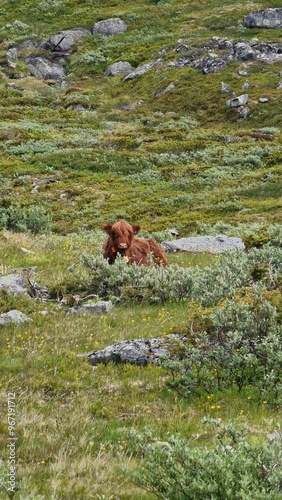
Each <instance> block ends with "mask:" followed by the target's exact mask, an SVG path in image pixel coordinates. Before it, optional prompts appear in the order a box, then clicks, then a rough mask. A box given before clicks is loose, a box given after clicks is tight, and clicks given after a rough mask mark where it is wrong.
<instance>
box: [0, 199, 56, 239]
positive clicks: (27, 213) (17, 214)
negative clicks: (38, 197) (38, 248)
mask: <svg viewBox="0 0 282 500" xmlns="http://www.w3.org/2000/svg"><path fill="white" fill-rule="evenodd" d="M1 228H2V229H10V230H11V231H15V232H23V233H24V232H27V231H30V232H31V233H34V234H49V233H50V232H51V216H50V214H48V213H47V212H46V211H45V209H44V208H43V207H41V206H36V205H31V206H30V207H29V208H28V209H27V210H25V209H23V208H21V207H9V208H1V209H0V229H1Z"/></svg>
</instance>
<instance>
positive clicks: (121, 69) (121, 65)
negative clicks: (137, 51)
mask: <svg viewBox="0 0 282 500" xmlns="http://www.w3.org/2000/svg"><path fill="white" fill-rule="evenodd" d="M133 69H134V68H133V66H131V64H130V63H129V62H127V61H119V62H116V63H113V64H111V66H109V67H108V68H107V69H106V71H105V73H104V75H105V76H120V75H124V74H126V73H130V72H131V71H132V70H133Z"/></svg>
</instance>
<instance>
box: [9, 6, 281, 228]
mask: <svg viewBox="0 0 282 500" xmlns="http://www.w3.org/2000/svg"><path fill="white" fill-rule="evenodd" d="M276 3H277V2H276ZM269 7H272V8H269ZM275 7H276V5H275V2H271V5H269V4H268V5H264V4H248V5H246V6H243V5H242V4H241V3H239V2H237V3H234V2H230V1H229V2H225V4H224V5H223V6H222V5H218V3H217V2H210V3H209V4H207V5H206V4H203V5H202V6H201V8H199V6H198V3H197V2H189V4H183V3H182V2H177V1H175V2H172V1H157V0H155V1H153V0H149V1H146V2H142V4H140V3H139V4H138V5H136V4H135V3H133V2H132V3H128V2H127V3H126V4H124V3H123V2H116V3H115V4H111V3H108V2H105V3H104V4H103V6H101V5H100V2H99V1H93V2H90V3H89V2H82V3H81V2H75V1H74V0H69V1H68V2H63V1H62V0H52V1H51V0H50V1H47V0H41V1H40V2H33V1H30V0H21V1H19V2H11V1H4V3H3V5H2V7H1V15H2V17H3V23H2V28H1V30H0V37H1V45H0V68H1V69H0V95H1V124H0V137H1V150H2V152H1V156H2V166H1V175H2V178H1V180H2V182H1V207H0V210H1V213H0V224H1V226H2V227H7V228H11V229H17V228H18V226H20V221H19V218H20V215H19V214H20V213H21V214H22V213H23V214H24V217H26V216H27V217H28V210H29V207H35V208H36V209H40V210H41V213H45V214H46V217H48V218H49V219H48V220H49V221H50V220H51V218H52V229H53V230H55V231H58V232H68V231H73V230H75V231H77V230H78V229H83V228H84V229H93V228H96V227H100V225H101V223H102V222H103V221H105V220H110V221H113V220H116V219H117V218H121V217H124V218H127V219H130V220H132V221H137V220H138V221H139V222H141V223H142V224H143V225H145V226H146V228H147V229H150V230H155V229H165V228H166V227H168V226H171V225H173V226H176V227H177V228H178V230H180V232H181V233H182V234H183V235H184V233H185V234H187V233H189V232H191V231H198V230H199V223H205V224H207V223H208V224H212V225H213V224H215V223H216V222H217V221H219V220H224V221H226V222H228V223H231V224H233V225H238V224H241V223H244V224H246V223H247V224H249V223H251V222H253V221H254V220H255V221H257V222H259V223H262V224H265V223H266V221H268V222H270V223H276V222H278V221H279V211H280V205H279V198H280V196H281V191H280V186H279V170H280V163H281V155H282V151H281V133H280V126H281V113H280V111H279V110H280V107H281V106H280V103H281V97H282V44H281V42H280V39H281V29H282V9H280V8H275ZM277 7H278V4H277ZM15 211H16V213H17V215H16V216H14V213H15ZM11 213H13V216H11Z"/></svg>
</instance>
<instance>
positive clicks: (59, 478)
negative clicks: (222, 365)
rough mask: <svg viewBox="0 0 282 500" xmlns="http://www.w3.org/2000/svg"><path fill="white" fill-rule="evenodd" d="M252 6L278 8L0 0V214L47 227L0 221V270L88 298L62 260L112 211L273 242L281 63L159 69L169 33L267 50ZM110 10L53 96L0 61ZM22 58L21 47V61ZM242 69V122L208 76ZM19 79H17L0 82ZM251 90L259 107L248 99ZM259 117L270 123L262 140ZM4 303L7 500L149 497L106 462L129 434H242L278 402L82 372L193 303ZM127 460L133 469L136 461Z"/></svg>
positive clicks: (171, 39) (95, 240) (275, 416)
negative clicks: (127, 72) (114, 31)
mask: <svg viewBox="0 0 282 500" xmlns="http://www.w3.org/2000/svg"><path fill="white" fill-rule="evenodd" d="M264 7H280V5H279V3H278V2H277V1H276V0H275V1H271V2H268V3H267V5H266V4H265V3H253V4H250V5H243V4H242V2H234V1H232V2H231V1H230V0H228V1H226V2H225V3H224V5H223V4H222V2H221V3H220V2H219V1H218V0H212V1H210V2H207V1H205V2H203V3H201V5H199V3H198V2H195V1H191V2H189V3H187V2H186V3H183V2H180V0H167V1H164V2H159V3H156V2H154V1H153V0H145V1H143V2H141V3H140V2H137V3H136V2H133V1H131V0H130V1H129V2H122V1H121V0H117V1H116V2H101V1H100V0H91V1H86V0H85V1H84V0H83V1H79V2H78V1H77V0H68V1H64V2H63V1H62V0H40V1H34V0H19V1H16V0H3V1H2V3H1V7H0V16H1V20H2V23H1V30H0V114H1V117H0V150H1V172H0V194H1V201H0V208H2V207H4V208H8V207H9V206H12V207H20V208H23V209H24V210H27V209H28V207H29V206H30V205H39V206H42V207H43V208H44V210H45V211H46V212H48V213H50V214H51V215H52V230H53V233H52V234H51V235H49V236H37V237H34V236H32V235H30V234H13V233H11V232H9V231H6V230H4V231H2V232H1V239H0V271H1V273H3V274H5V273H7V272H9V271H10V270H11V269H16V268H28V267H34V266H35V267H37V272H36V275H35V280H36V281H37V282H38V283H39V284H42V285H46V286H47V287H48V288H49V290H51V292H52V297H53V298H54V299H55V298H56V297H59V298H62V296H65V297H66V298H67V299H68V300H69V301H70V302H71V300H72V296H73V295H74V294H75V293H77V292H78V293H81V294H84V293H86V292H87V291H86V290H85V289H83V287H81V286H80V284H79V283H78V281H77V278H75V277H74V276H73V274H72V273H71V271H70V267H71V266H73V265H75V266H76V267H79V266H80V264H79V262H80V258H81V255H82V253H83V252H85V251H87V252H88V253H90V254H91V253H93V254H97V253H99V252H101V243H102V241H103V240H104V235H103V234H102V233H101V231H100V229H101V227H102V225H103V223H104V222H114V221H115V220H117V219H119V218H126V219H128V220H129V221H130V222H132V223H133V222H134V223H140V224H141V225H142V227H143V228H144V230H146V231H160V230H164V229H167V228H171V227H176V228H177V229H178V231H179V234H180V237H183V236H189V235H195V234H199V233H201V234H206V232H208V233H209V234H214V233H216V234H222V232H223V233H226V234H230V235H235V236H242V238H243V239H246V241H248V242H249V243H250V242H251V243H253V244H254V242H255V243H256V244H259V243H261V242H264V241H266V240H268V239H271V236H269V234H270V233H269V228H272V227H275V226H274V225H275V224H277V226H278V225H279V223H280V224H281V202H280V198H281V191H280V175H281V174H280V170H281V157H282V155H281V133H282V129H281V123H282V116H281V113H280V114H279V109H280V107H281V106H280V104H281V89H280V90H278V89H277V85H278V83H279V81H280V79H281V78H280V77H279V76H278V73H279V72H280V70H281V68H280V65H279V64H274V65H264V64H262V63H254V62H252V61H251V62H235V63H234V62H233V63H232V64H230V65H229V66H226V67H225V68H224V69H223V70H221V71H220V72H218V73H213V74H210V75H203V74H202V73H201V72H200V71H198V70H194V69H191V68H188V67H183V68H179V69H176V68H174V67H171V66H167V63H168V62H170V61H174V60H176V59H177V58H178V57H179V54H177V53H176V52H175V48H176V47H177V46H178V45H179V42H178V40H179V39H185V43H186V44H187V45H193V46H195V47H201V46H202V45H203V44H204V43H206V42H207V41H209V40H210V39H211V37H212V36H218V37H223V36H227V37H229V38H232V39H244V40H251V39H252V38H254V37H257V38H258V39H259V41H274V42H277V43H278V42H280V35H281V33H280V31H279V30H257V29H255V30H248V29H245V28H243V27H242V20H243V17H244V16H245V15H246V14H247V13H248V12H249V11H253V10H256V9H261V8H264ZM110 17H121V18H122V19H124V20H125V21H126V22H127V23H128V25H129V29H128V31H126V32H124V33H122V34H120V35H117V36H114V37H109V38H105V39H104V38H102V37H99V36H95V37H92V36H91V37H86V38H85V39H83V40H82V41H81V42H80V43H78V44H77V46H76V48H75V50H74V51H73V53H72V54H71V56H70V58H69V59H68V61H67V62H66V70H67V73H68V76H67V78H66V80H67V82H68V87H67V88H61V87H60V84H59V83H55V82H45V81H41V80H37V79H35V78H33V77H31V76H30V75H29V74H28V71H27V69H26V66H25V64H24V63H23V61H18V62H17V67H16V68H15V69H14V70H13V69H11V68H9V67H7V64H6V51H7V49H8V48H9V47H12V46H16V45H18V44H19V43H20V42H22V41H24V40H29V39H35V40H42V39H43V38H45V37H47V36H49V35H51V34H54V33H56V32H57V31H59V30H62V29H71V28H74V27H78V26H81V27H85V28H88V29H91V28H92V26H93V25H94V23H95V22H97V21H99V20H101V19H106V18H110ZM15 21H20V22H21V23H24V25H19V24H18V23H15ZM32 53H34V52H33V49H32V50H30V49H29V50H28V51H27V52H26V53H25V56H28V55H30V54H32ZM159 57H162V58H163V60H164V63H163V65H162V66H159V67H157V68H154V69H152V70H151V71H150V72H148V73H145V74H144V75H142V76H141V77H139V78H137V79H135V80H132V81H128V82H123V78H122V77H115V78H106V77H105V76H104V71H105V69H106V68H107V67H108V65H109V64H111V63H113V62H117V61H119V60H127V61H129V62H130V63H131V64H132V65H133V66H137V65H140V64H144V63H146V62H149V61H151V60H153V58H154V59H157V58H159ZM243 69H244V70H247V71H248V73H249V76H248V79H249V81H250V84H251V86H250V89H249V94H250V101H249V104H248V106H249V108H250V114H249V116H248V119H247V120H246V121H244V120H241V117H240V116H239V115H238V114H237V113H236V112H235V111H234V110H232V109H230V108H228V107H227V106H226V100H227V99H228V97H229V96H226V95H225V94H222V93H221V82H222V81H224V82H225V83H226V84H228V85H229V86H230V87H231V88H232V90H234V91H235V92H236V93H237V94H240V93H242V84H243V83H244V80H245V78H244V77H240V76H239V74H238V71H239V70H243ZM17 73H21V74H22V75H21V76H22V77H21V78H10V77H11V75H13V74H14V75H15V74H17ZM171 82H174V84H175V87H174V88H173V89H172V90H171V91H170V92H169V93H163V94H159V95H158V96H156V95H155V93H156V92H159V91H160V90H163V89H165V88H166V87H167V86H168V85H169V84H170V83H171ZM11 84H12V85H11ZM265 96H266V97H268V99H269V101H268V102H267V103H265V104H260V103H258V102H257V101H258V99H259V98H260V97H265ZM78 104H80V105H82V106H84V108H85V110H84V111H83V112H82V113H80V112H77V111H75V110H74V109H71V108H70V107H71V106H76V105H78ZM265 127H266V128H267V129H270V130H272V132H273V133H272V134H263V133H261V130H264V128H265ZM252 134H253V135H252ZM254 134H257V137H256V136H254ZM259 134H260V135H259ZM46 178H51V179H53V180H54V181H55V182H53V183H52V184H46V185H45V184H41V185H39V188H38V191H37V193H32V192H31V191H32V188H33V187H34V185H33V183H34V181H36V180H37V179H46ZM214 227H215V228H221V227H223V228H225V229H224V230H221V229H219V230H217V229H213V228H214ZM226 228H227V229H226ZM22 247H24V248H25V249H27V250H31V251H32V252H33V253H25V252H23V251H22V250H21V248H22ZM216 259H217V256H212V255H205V254H201V255H199V254H195V255H193V254H178V253H177V254H170V255H169V262H170V263H171V264H179V265H180V266H183V267H190V266H191V267H194V266H199V267H201V268H203V267H205V266H207V265H209V264H212V263H213V262H215V261H216ZM14 308H19V309H20V310H23V311H25V312H26V313H27V314H28V315H30V317H31V318H32V319H33V322H32V323H29V324H27V325H23V326H20V327H12V326H11V327H8V328H6V329H3V328H2V329H1V336H0V338H1V340H0V342H1V352H2V356H1V365H0V370H1V377H0V378H1V403H2V404H3V408H4V416H3V421H2V423H1V437H0V443H1V447H2V449H3V457H4V465H3V467H4V476H5V477H6V472H7V470H6V456H7V448H6V442H7V441H6V439H7V432H8V431H7V421H6V415H5V408H6V403H7V393H8V392H15V393H16V405H17V422H16V425H17V433H18V437H19V439H18V441H17V484H18V486H19V487H20V488H21V490H20V491H19V492H18V493H17V494H16V496H15V498H16V499H17V498H19V499H21V500H27V499H29V498H32V499H38V500H39V499H41V498H46V499H47V500H49V499H50V500H51V499H52V500H57V499H58V500H59V499H68V500H69V499H70V500H72V499H73V500H75V499H80V498H85V499H88V498H89V499H90V498H93V499H94V498H95V499H97V500H98V499H100V500H101V499H107V500H110V499H113V500H114V499H117V498H120V499H122V500H125V499H128V500H131V499H132V500H133V499H134V500H135V499H146V500H147V499H148V500H150V499H151V498H152V496H150V494H149V493H146V492H144V491H141V490H139V489H137V488H135V487H134V486H133V485H132V484H130V483H129V482H128V479H127V478H125V477H124V475H123V474H122V472H121V469H120V456H119V451H122V450H124V449H126V448H127V435H128V431H129V430H130V429H132V428H137V429H138V430H140V431H142V430H144V429H146V428H147V427H151V428H152V429H153V430H154V431H155V432H156V434H159V435H160V437H161V436H164V435H165V433H166V432H167V431H169V432H172V433H176V434H179V435H181V436H184V437H185V436H191V435H194V436H195V443H196V444H198V443H199V444H201V443H203V442H204V441H207V442H210V437H211V436H209V435H206V434H205V432H206V429H204V427H203V424H202V422H201V420H202V417H203V416H205V415H207V414H208V415H209V416H217V417H221V418H222V419H223V420H224V421H226V422H227V421H229V420H230V419H233V418H234V419H236V420H237V421H239V422H244V423H246V425H247V429H248V433H249V434H250V435H252V436H253V438H254V439H257V438H258V437H260V436H264V435H266V434H267V433H268V432H269V430H272V429H273V427H274V426H275V424H276V423H277V422H278V421H279V418H280V417H279V413H278V411H277V409H276V408H274V407H273V406H270V405H269V404H268V403H261V402H259V401H258V399H257V397H256V395H255V394H254V393H244V394H241V395H240V396H238V395H237V394H236V393H235V392H233V391H230V393H227V394H224V395H222V396H220V397H219V396H218V395H214V396H213V397H211V398H210V399H207V398H204V397H198V398H193V399H191V400H184V399H182V398H181V397H180V396H178V395H177V394H176V393H175V392H172V391H170V390H169V389H168V387H167V380H168V376H167V374H166V373H165V372H164V371H163V370H162V369H160V368H157V367H152V366H149V367H147V368H141V367H136V366H114V365H108V366H106V367H105V366H99V367H97V368H91V367H90V366H89V365H88V363H87V362H86V361H85V360H84V359H83V358H82V357H80V355H81V354H83V353H86V352H89V351H91V350H96V349H100V348H103V347H105V346H107V345H109V344H111V343H113V342H116V341H119V340H125V339H132V338H138V337H141V336H142V337H143V336H144V337H147V338H150V337H152V336H159V335H163V334H166V333H170V332H171V331H187V328H188V329H189V325H190V323H191V320H192V317H193V314H196V315H197V314H198V316H200V317H201V316H202V315H203V311H202V310H200V312H199V310H197V305H195V304H188V303H185V302H184V303H180V304H174V303H168V304H165V305H164V306H161V305H160V306H152V305H145V304H142V305H136V304H133V305H130V306H129V305H126V304H123V305H119V306H115V308H114V309H113V310H112V312H110V313H109V314H108V315H107V316H105V317H100V316H99V317H91V318H90V317H86V316H83V317H78V316H67V315H65V313H64V310H63V308H62V307H61V306H59V304H57V303H56V301H54V302H50V303H49V302H48V303H42V302H39V301H34V300H32V299H29V298H17V297H16V298H15V297H9V299H8V298H7V297H5V296H4V297H2V296H1V297H0V312H1V313H2V312H6V311H7V310H10V309H14ZM46 311H47V315H46ZM195 311H196V312H195ZM198 316H197V317H198ZM249 398H250V399H249ZM124 460H125V459H124ZM126 460H127V461H128V467H129V468H134V466H135V465H136V459H135V458H133V457H132V458H131V459H130V458H128V459H126ZM1 467H2V465H1ZM1 470H2V469H1ZM0 495H3V498H5V496H6V494H5V493H3V492H1V493H0ZM1 498H2V497H1Z"/></svg>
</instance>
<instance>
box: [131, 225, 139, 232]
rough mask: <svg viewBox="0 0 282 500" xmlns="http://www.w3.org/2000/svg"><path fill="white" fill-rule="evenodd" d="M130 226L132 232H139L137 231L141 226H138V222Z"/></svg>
mask: <svg viewBox="0 0 282 500" xmlns="http://www.w3.org/2000/svg"><path fill="white" fill-rule="evenodd" d="M132 227H133V232H134V234H137V233H139V231H140V229H141V226H139V224H134V225H133V226H132Z"/></svg>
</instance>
